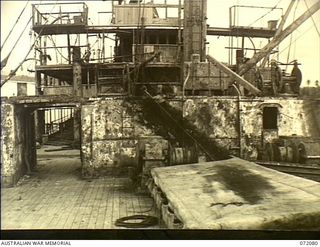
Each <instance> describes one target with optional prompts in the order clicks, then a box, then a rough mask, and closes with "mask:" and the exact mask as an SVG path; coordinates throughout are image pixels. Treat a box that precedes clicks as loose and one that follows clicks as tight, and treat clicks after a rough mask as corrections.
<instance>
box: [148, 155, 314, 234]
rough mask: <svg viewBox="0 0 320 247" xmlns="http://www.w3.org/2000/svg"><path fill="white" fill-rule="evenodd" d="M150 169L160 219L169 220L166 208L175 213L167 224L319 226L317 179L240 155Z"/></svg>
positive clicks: (230, 227)
mask: <svg viewBox="0 0 320 247" xmlns="http://www.w3.org/2000/svg"><path fill="white" fill-rule="evenodd" d="M151 173H152V179H153V181H149V184H148V188H149V190H150V191H151V194H153V197H154V198H155V199H156V201H157V202H159V201H162V202H163V203H162V205H161V210H160V211H161V212H162V218H163V220H164V222H168V220H169V221H170V219H168V217H166V215H167V214H168V212H167V211H166V210H164V209H165V208H168V209H169V211H171V212H173V214H174V219H171V223H170V222H169V223H167V226H168V227H169V228H170V225H172V222H173V220H174V222H182V224H183V228H185V229H216V230H220V229H223V230H245V229H246V230H260V229H270V230H278V229H279V230H280V229H281V230H285V229H295V230H300V229H301V230H306V229H308V230H310V229H316V230H319V229H320V183H318V182H315V181H311V180H307V179H303V178H300V177H295V176H292V175H289V174H285V173H281V172H278V171H274V170H271V169H268V168H265V167H261V166H259V165H257V164H255V163H252V162H249V161H246V160H242V159H238V158H232V159H229V160H224V161H216V162H208V163H200V164H191V165H181V166H173V167H161V168H154V169H153V170H152V172H151ZM159 191H160V194H161V195H160V197H161V198H160V199H159ZM157 205H158V208H160V207H159V203H157ZM163 211H164V212H163ZM171 218H172V217H171ZM174 222H173V223H174Z"/></svg>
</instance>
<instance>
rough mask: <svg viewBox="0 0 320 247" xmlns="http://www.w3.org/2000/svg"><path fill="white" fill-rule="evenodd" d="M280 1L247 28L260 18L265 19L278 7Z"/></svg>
mask: <svg viewBox="0 0 320 247" xmlns="http://www.w3.org/2000/svg"><path fill="white" fill-rule="evenodd" d="M281 1H282V0H279V2H278V3H277V4H276V5H275V6H274V7H272V8H271V9H270V10H269V11H268V12H267V13H265V14H264V15H262V16H260V17H259V18H258V19H256V20H255V21H254V22H252V23H251V24H250V25H249V27H251V26H252V25H253V24H255V23H256V22H257V21H259V20H261V19H262V18H264V17H266V16H267V15H268V14H269V13H270V12H272V11H273V10H275V9H276V8H277V7H278V5H279V4H280V3H281Z"/></svg>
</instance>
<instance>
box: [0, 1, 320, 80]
mask: <svg viewBox="0 0 320 247" xmlns="http://www.w3.org/2000/svg"><path fill="white" fill-rule="evenodd" d="M156 1H161V0H156ZM172 1H174V0H172ZM207 1H208V24H209V25H210V26H215V27H228V26H229V7H231V6H233V5H250V6H252V5H254V6H257V5H258V4H259V5H260V6H265V7H274V6H275V5H276V4H278V7H280V8H283V11H285V10H286V8H287V7H288V5H289V3H290V0H259V1H258V0H207ZM297 1H298V7H297V8H295V7H294V8H293V10H292V12H291V15H290V16H289V19H288V21H287V24H290V23H291V22H292V20H293V17H294V16H295V17H299V16H300V15H301V14H302V13H303V12H305V11H306V10H307V8H306V3H307V5H308V6H309V7H310V6H312V5H313V4H314V3H315V2H316V1H318V0H297ZM26 2H27V1H3V0H1V45H2V44H3V41H4V39H5V38H6V37H7V35H8V33H9V32H10V30H11V29H12V27H13V25H14V23H15V21H16V19H17V17H18V16H19V14H20V12H21V10H22V9H23V7H24V6H25V5H26ZM39 2H40V1H29V3H28V6H27V9H26V10H25V12H24V13H23V15H22V17H21V19H20V21H19V23H18V25H17V26H16V27H15V29H14V31H13V33H12V35H11V36H10V38H9V39H8V41H7V42H6V44H5V45H4V47H3V50H1V60H2V59H3V58H4V57H6V56H7V54H8V53H9V51H10V49H11V48H12V46H13V44H14V42H15V41H16V40H17V37H18V36H19V34H20V32H21V31H22V29H23V28H24V26H25V25H26V23H27V22H28V20H29V18H30V16H31V4H32V3H39ZM42 2H52V3H56V2H59V1H42ZM84 2H86V4H87V5H88V7H89V17H90V19H91V21H90V22H89V23H90V24H91V22H92V23H93V24H95V25H97V24H98V21H100V24H107V23H103V21H102V20H101V18H99V19H98V18H97V16H98V15H97V12H99V11H108V10H110V2H104V1H84ZM146 2H148V0H147V1H146ZM168 2H169V1H168ZM267 12H268V11H267V10H263V11H259V10H258V9H254V11H253V10H251V11H248V10H245V9H241V10H240V11H239V13H238V14H239V17H238V18H237V22H238V25H241V26H246V25H250V24H251V25H252V26H261V27H267V21H268V20H273V19H278V18H279V17H280V15H281V13H280V12H276V11H274V12H271V13H269V14H268V15H266V16H265V17H264V18H262V19H260V20H258V21H256V20H257V19H258V18H259V17H260V16H261V15H264V14H265V13H267ZM255 21H256V22H255ZM313 21H314V22H315V23H316V25H317V26H318V30H319V31H320V11H318V12H317V13H316V14H314V15H313ZM313 21H312V19H311V18H310V19H309V20H307V21H306V22H305V23H304V24H303V25H302V26H301V27H299V28H298V29H297V30H296V31H295V32H294V33H293V35H292V36H289V37H288V38H287V39H286V40H285V41H284V42H283V43H282V44H281V45H280V47H279V50H280V53H279V54H280V56H279V59H280V61H281V62H286V61H287V56H288V51H289V41H290V39H291V40H292V41H295V42H293V43H292V45H291V52H290V55H289V61H292V60H293V59H294V58H296V59H298V61H299V62H300V63H302V66H301V69H302V72H303V81H304V82H305V81H306V80H307V79H310V80H311V81H315V80H319V79H320V38H319V34H318V32H317V31H316V29H315V27H314V23H313ZM30 28H31V26H30V27H28V28H27V30H26V32H25V33H24V35H23V36H22V38H21V40H20V41H19V43H18V45H17V47H16V49H15V50H14V51H13V53H12V55H11V57H10V59H9V61H8V64H7V67H6V68H5V69H3V71H2V72H4V73H8V72H9V71H10V70H12V69H14V68H15V67H16V66H17V65H18V64H19V62H20V61H21V60H22V59H23V58H24V56H25V55H26V53H27V51H28V49H29V47H30V46H31V44H32V42H33V40H32V39H31V35H30V34H31V32H30V30H31V29H30ZM208 41H209V42H210V45H209V48H208V52H209V53H210V55H212V56H214V57H216V58H217V59H219V60H221V61H222V62H228V50H227V49H225V47H227V46H229V44H228V41H229V40H228V38H223V37H208ZM265 42H266V41H265V40H263V39H255V43H256V47H258V48H261V47H263V46H264V45H265ZM234 44H238V45H239V46H240V44H241V41H240V39H239V40H236V39H235V40H234ZM246 45H247V46H248V47H252V46H251V45H250V43H249V40H246ZM246 55H247V56H248V57H251V56H252V54H251V53H250V52H249V53H247V54H246ZM32 56H33V52H32V53H30V57H32ZM33 66H34V62H26V63H25V64H24V66H23V68H22V69H20V70H19V71H18V74H28V75H31V76H32V74H30V73H28V72H27V69H28V68H29V69H33Z"/></svg>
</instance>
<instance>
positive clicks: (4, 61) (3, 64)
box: [1, 17, 32, 70]
mask: <svg viewBox="0 0 320 247" xmlns="http://www.w3.org/2000/svg"><path fill="white" fill-rule="evenodd" d="M31 20H32V17H30V18H29V21H28V22H27V25H25V27H24V28H23V30H22V32H21V33H20V35H19V37H18V39H17V40H16V42H15V43H14V45H13V47H12V48H11V50H10V52H9V54H8V55H7V56H6V58H5V59H3V61H1V70H2V69H3V68H4V67H5V66H6V64H7V62H8V60H9V58H10V56H11V53H12V52H13V50H14V49H15V48H16V45H17V44H18V42H19V41H20V39H21V37H22V35H23V34H24V32H25V31H26V29H27V27H28V25H29V24H30V21H31Z"/></svg>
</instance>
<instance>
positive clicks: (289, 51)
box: [286, 1, 299, 70]
mask: <svg viewBox="0 0 320 247" xmlns="http://www.w3.org/2000/svg"><path fill="white" fill-rule="evenodd" d="M298 5H299V1H297V4H296V8H295V9H294V12H293V21H294V20H295V19H296V13H297V9H298ZM292 38H293V33H291V35H290V42H289V50H288V54H287V64H288V63H289V59H290V53H291V43H292ZM287 68H288V65H287V66H286V70H287Z"/></svg>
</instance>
